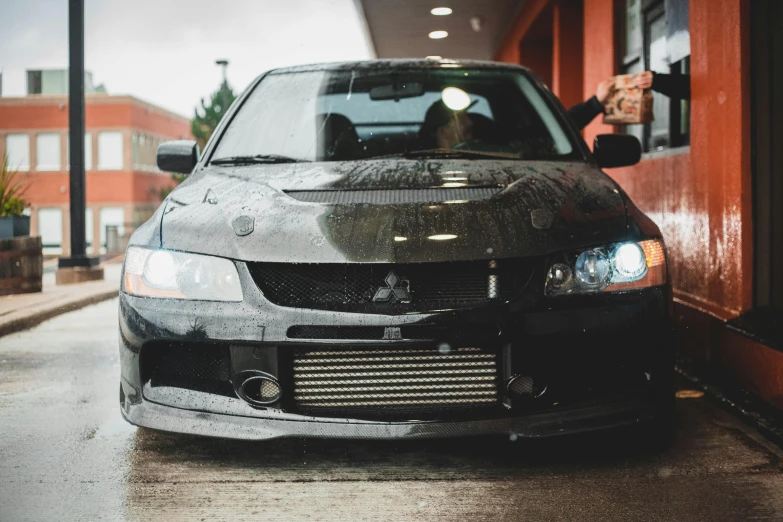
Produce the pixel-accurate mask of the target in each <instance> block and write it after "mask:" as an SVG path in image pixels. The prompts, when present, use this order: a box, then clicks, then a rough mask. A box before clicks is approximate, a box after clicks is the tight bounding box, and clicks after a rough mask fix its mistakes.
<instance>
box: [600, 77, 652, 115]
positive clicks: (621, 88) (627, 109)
mask: <svg viewBox="0 0 783 522" xmlns="http://www.w3.org/2000/svg"><path fill="white" fill-rule="evenodd" d="M637 76H638V75H636V74H621V75H619V76H615V77H614V89H613V90H612V92H611V94H609V97H608V98H607V99H606V101H605V102H604V123H607V124H610V125H627V124H633V123H650V122H651V121H653V94H652V90H651V89H640V88H638V87H636V86H635V85H634V83H633V82H634V79H635V78H636V77H637Z"/></svg>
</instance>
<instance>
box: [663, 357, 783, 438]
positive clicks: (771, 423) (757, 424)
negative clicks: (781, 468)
mask: <svg viewBox="0 0 783 522" xmlns="http://www.w3.org/2000/svg"><path fill="white" fill-rule="evenodd" d="M676 371H677V373H679V374H680V375H681V376H682V377H683V378H685V379H686V380H687V381H689V382H690V383H691V384H692V385H693V386H694V387H696V388H698V389H700V390H702V391H703V392H704V393H705V395H706V396H707V397H709V398H710V399H711V400H712V401H713V402H714V403H716V404H717V405H718V406H719V407H721V408H722V409H723V410H725V411H727V412H729V413H731V414H732V415H734V416H735V417H738V418H739V419H740V420H743V421H744V422H745V423H747V424H749V425H750V426H752V427H754V428H755V429H756V430H758V432H759V433H761V434H762V435H763V436H764V437H766V438H767V440H769V441H770V442H772V443H773V444H775V445H776V446H778V447H779V448H781V449H783V417H781V416H780V410H777V409H776V408H775V407H774V406H772V405H770V404H768V403H766V402H764V401H763V400H762V399H760V398H759V397H757V396H756V395H754V394H753V393H751V392H749V391H748V390H746V389H744V388H742V387H741V386H739V385H737V384H736V383H735V382H734V381H733V380H732V379H731V378H728V377H726V376H724V375H720V374H719V373H718V372H716V371H715V370H713V369H711V368H709V367H708V366H706V365H704V364H698V363H695V362H694V361H692V360H689V359H688V358H686V357H682V356H680V357H678V360H677V365H676Z"/></svg>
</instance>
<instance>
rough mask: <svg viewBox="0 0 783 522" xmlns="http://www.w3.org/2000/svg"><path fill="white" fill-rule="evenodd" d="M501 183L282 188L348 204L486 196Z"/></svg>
mask: <svg viewBox="0 0 783 522" xmlns="http://www.w3.org/2000/svg"><path fill="white" fill-rule="evenodd" d="M501 190H503V188H502V187H460V188H428V189H395V190H286V191H285V193H286V195H288V196H290V197H292V198H294V199H296V200H299V201H304V202H305V203H322V204H327V205H350V204H359V203H367V204H374V205H393V204H401V203H448V202H452V201H453V202H460V203H462V202H464V201H477V200H482V199H489V198H491V197H492V196H494V195H495V194H497V193H498V192H500V191H501Z"/></svg>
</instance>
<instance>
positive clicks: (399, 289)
mask: <svg viewBox="0 0 783 522" xmlns="http://www.w3.org/2000/svg"><path fill="white" fill-rule="evenodd" d="M384 281H385V282H386V286H382V287H380V288H378V290H377V291H376V292H375V297H373V298H372V300H373V302H375V303H388V302H390V301H391V300H392V296H393V297H394V299H395V300H396V301H397V302H398V303H410V302H411V288H410V283H409V282H408V280H407V279H400V277H399V276H398V275H397V274H396V273H395V272H394V270H392V271H391V272H389V275H387V276H386V279H384Z"/></svg>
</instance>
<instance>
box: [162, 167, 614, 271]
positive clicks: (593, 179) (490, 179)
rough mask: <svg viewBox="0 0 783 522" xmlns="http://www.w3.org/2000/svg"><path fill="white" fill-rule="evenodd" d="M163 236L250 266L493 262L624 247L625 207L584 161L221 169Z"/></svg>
mask: <svg viewBox="0 0 783 522" xmlns="http://www.w3.org/2000/svg"><path fill="white" fill-rule="evenodd" d="M160 232H161V244H162V246H163V248H169V249H173V250H182V251H190V252H199V253H204V254H212V255H217V256H223V257H229V258H233V259H238V260H244V261H269V262H315V263H329V262H348V261H350V262H394V263H405V262H427V261H453V260H475V259H497V258H508V257H525V256H537V255H542V254H546V253H550V252H554V251H560V250H568V249H572V248H578V247H582V246H590V245H597V244H601V243H607V242H612V241H620V240H623V239H624V238H625V236H626V209H625V205H624V202H623V198H622V196H621V195H620V193H619V191H618V190H617V187H616V185H615V184H614V182H612V181H611V179H610V178H609V177H608V176H606V175H605V174H603V173H602V172H601V171H600V170H599V169H597V168H596V167H594V166H592V165H589V164H586V163H576V162H574V163H572V162H532V161H513V160H509V161H506V160H500V161H495V160H402V159H401V160H397V159H395V160H368V161H361V162H356V161H354V162H324V163H296V164H274V165H251V166H237V167H216V166H215V167H208V168H206V169H203V170H200V171H198V172H197V173H195V174H193V175H192V176H191V177H190V178H189V179H188V180H187V181H186V182H185V183H183V184H182V185H181V186H180V187H178V188H177V189H176V190H175V191H174V192H172V194H171V196H170V197H169V199H168V200H167V202H166V208H165V211H164V213H163V217H162V220H161V231H160Z"/></svg>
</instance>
